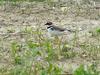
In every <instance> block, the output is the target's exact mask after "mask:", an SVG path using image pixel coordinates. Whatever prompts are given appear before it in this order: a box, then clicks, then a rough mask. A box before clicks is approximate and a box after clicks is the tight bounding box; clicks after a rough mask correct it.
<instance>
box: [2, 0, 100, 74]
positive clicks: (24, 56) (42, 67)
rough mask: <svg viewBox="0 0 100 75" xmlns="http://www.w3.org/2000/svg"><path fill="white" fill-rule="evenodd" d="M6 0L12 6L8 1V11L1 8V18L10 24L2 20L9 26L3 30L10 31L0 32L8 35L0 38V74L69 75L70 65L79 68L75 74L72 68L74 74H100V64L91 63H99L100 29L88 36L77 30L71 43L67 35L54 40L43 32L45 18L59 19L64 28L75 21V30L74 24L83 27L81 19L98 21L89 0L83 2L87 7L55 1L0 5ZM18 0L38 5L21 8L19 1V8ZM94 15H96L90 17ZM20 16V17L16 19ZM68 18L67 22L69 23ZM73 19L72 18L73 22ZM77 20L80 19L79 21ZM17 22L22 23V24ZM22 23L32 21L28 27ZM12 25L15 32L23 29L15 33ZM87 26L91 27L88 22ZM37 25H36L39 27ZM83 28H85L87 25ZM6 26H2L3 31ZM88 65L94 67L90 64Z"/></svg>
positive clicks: (14, 1)
mask: <svg viewBox="0 0 100 75" xmlns="http://www.w3.org/2000/svg"><path fill="white" fill-rule="evenodd" d="M3 1H9V2H13V3H12V4H10V3H9V2H8V4H6V2H5V4H4V5H5V8H2V7H1V8H2V12H1V13H0V15H1V19H2V18H4V19H7V21H6V20H2V21H3V22H2V21H1V25H2V24H3V26H5V25H6V24H7V26H8V28H6V26H5V27H4V28H5V30H7V31H4V30H3V29H1V30H0V33H1V32H3V31H4V32H5V33H6V32H7V34H4V35H3V36H2V35H0V75H62V74H65V75H67V74H68V72H66V71H67V69H66V67H67V68H69V67H70V65H72V64H74V63H77V64H78V65H77V66H79V65H80V66H79V67H78V68H76V67H75V68H76V69H75V71H74V72H72V71H73V69H74V67H73V68H71V73H70V74H71V75H100V71H98V69H99V68H100V67H98V65H100V63H98V64H94V63H92V62H91V61H95V62H100V61H99V59H100V28H96V29H94V30H91V31H90V32H89V34H88V35H86V34H87V33H88V32H87V33H86V34H85V35H84V36H82V37H79V36H78V35H79V34H80V32H81V31H78V28H77V27H76V31H74V32H72V34H73V38H72V39H71V40H69V39H67V36H66V35H64V36H61V37H53V39H51V38H48V37H47V35H45V33H47V31H46V30H42V27H43V25H42V23H43V22H45V21H43V20H45V19H46V21H47V19H49V18H48V16H50V18H51V19H50V20H53V19H52V18H53V17H56V18H54V20H55V22H59V23H61V24H62V25H64V24H66V25H67V23H65V21H67V20H68V21H70V22H68V24H69V23H71V22H73V23H71V24H72V27H74V26H73V25H74V23H75V26H77V24H78V22H79V25H81V24H80V22H81V19H80V17H83V16H84V19H85V18H86V19H87V18H88V19H89V20H90V19H91V18H92V19H95V18H97V19H96V20H98V19H99V18H98V16H97V15H98V14H99V13H98V11H95V10H96V9H94V8H92V9H90V8H91V6H90V5H91V3H89V2H90V0H84V4H82V5H81V3H80V4H78V3H75V2H74V1H73V0H72V1H70V0H69V1H68V3H69V4H65V3H63V2H61V3H59V2H58V3H56V2H52V1H53V0H0V4H2V5H3V3H2V2H3ZM17 1H22V2H24V1H26V2H29V3H30V2H32V1H35V2H34V3H33V4H31V3H30V4H31V5H30V4H28V3H27V4H23V5H21V3H20V2H19V3H20V5H18V4H17ZM59 1H60V0H59ZM86 1H88V2H86ZM42 2H43V6H40V7H42V8H40V7H37V4H35V3H40V4H39V5H42ZM46 2H47V4H46ZM86 4H87V5H86ZM88 4H89V5H88ZM9 6H10V7H9ZM46 6H47V7H46ZM17 7H19V8H17ZM24 7H25V8H24ZM36 7H37V8H36ZM52 7H53V8H52ZM49 8H50V11H49ZM42 9H43V10H42ZM56 9H57V12H56ZM15 10H17V11H15ZM37 10H39V11H37ZM87 10H88V11H87ZM91 11H92V12H91ZM3 12H4V13H3ZM37 12H38V13H37ZM94 12H96V13H94ZM2 13H3V15H2ZM10 13H11V14H10ZM74 13H75V14H74ZM5 14H6V15H5ZM34 14H35V15H34ZM49 14H50V15H49ZM52 14H54V15H52ZM92 14H94V15H96V16H91V15H92ZM9 15H10V17H9ZM30 15H31V17H30ZM73 15H74V16H73ZM13 16H14V17H13ZM17 16H18V18H16V17H17ZM59 16H60V17H59ZM62 16H63V17H62ZM68 16H70V17H68ZM22 17H23V19H24V20H23V19H22ZM29 17H30V18H29ZM32 17H34V18H32ZM67 17H68V19H67V20H66V18H67ZM71 17H72V18H73V19H71V20H70V18H71ZM76 17H78V18H79V19H78V20H79V21H78V20H77V18H76ZM9 18H10V19H9ZM64 19H65V20H64ZM40 20H41V21H40ZM82 20H83V19H82ZM24 21H25V22H24ZM35 21H36V24H35ZM83 21H84V20H83ZM10 22H11V23H10ZM13 22H14V25H13ZM18 22H20V24H19V23H18ZM23 22H24V23H25V24H26V22H29V23H27V24H28V25H26V26H25V28H24V23H23ZM31 22H32V23H31ZM62 22H64V23H62ZM93 22H94V21H93ZM17 23H18V24H17ZM91 23H92V22H90V24H91ZM9 24H11V25H10V26H15V27H16V29H17V26H16V25H18V26H19V25H21V27H20V26H19V30H18V32H17V33H16V31H17V30H16V29H14V28H13V27H12V28H10V26H9ZM71 24H70V25H71ZM86 24H87V25H88V23H87V21H86ZM34 25H36V27H35V26H34ZM40 25H42V26H40ZM82 25H85V23H83V24H82ZM3 26H1V28H2V27H3ZM66 27H67V26H66ZM82 27H83V26H82ZM84 28H88V27H83V30H85V29H84ZM73 29H74V28H73ZM2 30H3V31H2ZM83 33H84V31H83ZM90 34H91V35H90ZM6 35H7V36H6ZM83 61H85V62H84V63H85V64H86V65H87V66H86V67H85V65H82V64H83ZM2 62H3V63H2ZM88 62H89V63H91V64H92V65H89V64H88ZM66 63H69V64H70V65H68V64H66ZM75 65H76V64H75ZM68 71H69V70H68Z"/></svg>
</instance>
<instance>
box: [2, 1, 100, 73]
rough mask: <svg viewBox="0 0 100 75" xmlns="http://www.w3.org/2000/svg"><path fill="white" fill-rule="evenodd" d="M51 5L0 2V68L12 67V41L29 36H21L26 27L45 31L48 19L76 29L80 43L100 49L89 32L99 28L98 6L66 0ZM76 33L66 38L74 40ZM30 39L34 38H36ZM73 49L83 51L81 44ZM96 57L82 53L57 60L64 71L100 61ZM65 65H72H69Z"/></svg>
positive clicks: (99, 10) (99, 43)
mask: <svg viewBox="0 0 100 75" xmlns="http://www.w3.org/2000/svg"><path fill="white" fill-rule="evenodd" d="M50 5H54V4H50ZM50 5H48V4H47V3H36V2H31V3H30V2H19V3H9V2H5V3H3V4H1V5H0V67H11V66H12V65H11V63H10V61H11V59H10V58H11V56H10V54H9V50H10V43H11V42H12V41H14V40H17V41H19V42H23V38H24V39H25V38H27V37H28V35H25V36H24V37H21V36H20V34H21V33H23V34H24V30H25V28H26V27H29V28H30V27H31V28H32V30H33V31H35V30H36V28H40V29H41V30H42V29H45V26H44V24H45V23H46V22H47V21H52V22H54V24H56V25H58V26H61V27H64V28H68V29H72V30H77V31H78V37H79V41H80V43H84V42H86V41H88V42H91V43H95V44H97V45H98V46H99V49H100V41H97V40H96V39H95V38H92V37H91V35H92V34H91V33H90V32H91V31H95V29H96V28H100V8H99V9H96V8H95V6H88V5H85V4H84V5H82V6H81V7H80V8H78V7H74V6H75V5H68V4H67V3H65V4H64V6H59V5H61V4H60V3H58V5H57V4H56V6H55V7H54V6H50ZM42 31H43V32H44V34H43V35H45V34H46V30H42ZM73 35H74V34H73V33H71V34H68V35H67V36H66V37H65V39H67V40H71V39H72V38H73ZM30 38H32V39H34V37H30ZM69 42H70V41H69ZM74 51H76V52H79V53H82V52H83V51H82V49H80V47H75V48H74ZM97 57H98V58H95V56H94V59H95V60H94V59H93V58H92V57H88V54H87V55H86V54H83V55H82V56H76V57H75V58H71V59H64V60H61V61H57V62H56V64H58V65H59V66H60V67H63V69H64V70H65V71H68V72H70V71H71V72H72V71H73V70H75V69H76V68H77V67H78V66H79V65H80V64H86V65H87V64H91V63H92V62H95V61H98V62H100V58H99V57H100V54H99V55H98V56H97ZM66 65H70V67H69V66H66ZM99 66H100V64H99Z"/></svg>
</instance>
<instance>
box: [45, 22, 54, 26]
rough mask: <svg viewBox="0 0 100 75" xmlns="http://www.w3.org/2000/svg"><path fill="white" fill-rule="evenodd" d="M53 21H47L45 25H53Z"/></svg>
mask: <svg viewBox="0 0 100 75" xmlns="http://www.w3.org/2000/svg"><path fill="white" fill-rule="evenodd" d="M52 24H53V23H52V22H47V23H46V24H45V25H52Z"/></svg>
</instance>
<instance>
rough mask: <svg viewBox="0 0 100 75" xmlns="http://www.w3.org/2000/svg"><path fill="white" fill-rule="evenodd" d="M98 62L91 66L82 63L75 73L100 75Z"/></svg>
mask: <svg viewBox="0 0 100 75" xmlns="http://www.w3.org/2000/svg"><path fill="white" fill-rule="evenodd" d="M96 68H97V66H96V64H92V65H90V66H86V67H85V66H84V65H80V67H79V68H77V69H76V70H75V72H74V74H73V75H100V71H98V70H97V69H96Z"/></svg>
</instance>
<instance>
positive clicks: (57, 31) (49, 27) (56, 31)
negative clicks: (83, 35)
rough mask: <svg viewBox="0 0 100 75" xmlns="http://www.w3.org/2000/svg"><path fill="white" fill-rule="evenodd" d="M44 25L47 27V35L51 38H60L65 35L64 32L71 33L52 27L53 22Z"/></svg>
mask: <svg viewBox="0 0 100 75" xmlns="http://www.w3.org/2000/svg"><path fill="white" fill-rule="evenodd" d="M45 25H46V27H47V31H48V33H49V34H50V35H52V36H60V35H63V34H66V31H69V32H71V30H68V29H65V28H61V27H59V26H56V25H54V24H53V22H47V23H45Z"/></svg>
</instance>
